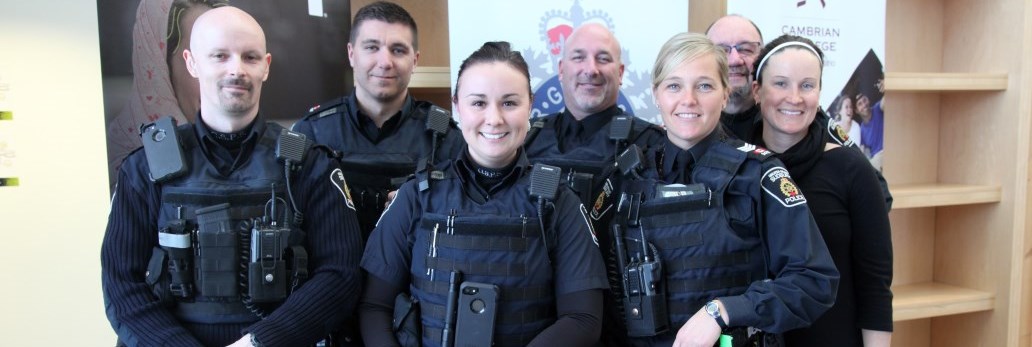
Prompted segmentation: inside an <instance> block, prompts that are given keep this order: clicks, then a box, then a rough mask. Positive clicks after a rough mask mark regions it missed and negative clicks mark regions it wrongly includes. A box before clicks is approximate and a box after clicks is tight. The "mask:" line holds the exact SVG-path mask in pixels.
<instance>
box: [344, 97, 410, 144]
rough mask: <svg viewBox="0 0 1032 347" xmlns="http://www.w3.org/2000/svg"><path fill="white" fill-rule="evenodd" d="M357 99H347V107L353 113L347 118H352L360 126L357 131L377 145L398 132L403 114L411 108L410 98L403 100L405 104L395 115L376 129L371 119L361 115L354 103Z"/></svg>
mask: <svg viewBox="0 0 1032 347" xmlns="http://www.w3.org/2000/svg"><path fill="white" fill-rule="evenodd" d="M356 100H357V98H348V107H349V108H350V109H352V110H355V111H354V112H351V113H348V117H354V119H353V120H354V121H355V122H356V123H357V124H360V127H359V129H360V130H361V132H362V135H364V136H365V137H366V138H367V139H369V141H370V142H372V143H379V142H380V140H383V139H385V138H388V137H390V136H391V135H394V133H395V132H397V130H398V125H399V124H401V120H402V119H403V118H405V114H406V113H407V112H408V109H410V108H412V98H405V104H404V106H402V108H401V109H400V110H398V112H397V113H395V114H394V115H393V116H391V118H388V119H387V121H385V122H383V126H380V127H377V126H376V122H374V121H373V119H372V118H370V117H369V116H367V115H365V114H364V113H362V109H361V108H359V107H358V103H357V102H356Z"/></svg>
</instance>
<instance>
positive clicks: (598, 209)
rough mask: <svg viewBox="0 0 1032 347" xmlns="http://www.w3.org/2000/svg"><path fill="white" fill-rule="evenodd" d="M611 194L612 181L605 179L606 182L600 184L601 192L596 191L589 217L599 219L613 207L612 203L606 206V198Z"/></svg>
mask: <svg viewBox="0 0 1032 347" xmlns="http://www.w3.org/2000/svg"><path fill="white" fill-rule="evenodd" d="M612 194H613V183H612V182H610V181H609V179H606V184H605V185H603V186H602V192H600V193H598V198H596V199H595V204H594V205H593V206H591V219H594V220H599V219H601V218H602V216H603V215H605V214H606V212H609V209H610V208H612V207H613V205H612V204H609V206H606V205H605V203H606V199H608V198H609V196H610V195H612Z"/></svg>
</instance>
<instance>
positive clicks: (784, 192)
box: [761, 167, 806, 207]
mask: <svg viewBox="0 0 1032 347" xmlns="http://www.w3.org/2000/svg"><path fill="white" fill-rule="evenodd" d="M762 180H763V182H762V184H761V186H762V187H763V191H764V192H766V193H767V194H768V195H770V196H771V197H773V198H774V199H775V200H777V201H778V202H780V203H781V204H782V205H785V207H792V206H799V205H803V204H806V197H805V196H803V192H801V191H799V187H798V186H796V184H795V182H793V181H792V178H791V177H789V175H788V170H785V168H783V167H773V168H770V170H767V172H766V173H764V174H763V178H762Z"/></svg>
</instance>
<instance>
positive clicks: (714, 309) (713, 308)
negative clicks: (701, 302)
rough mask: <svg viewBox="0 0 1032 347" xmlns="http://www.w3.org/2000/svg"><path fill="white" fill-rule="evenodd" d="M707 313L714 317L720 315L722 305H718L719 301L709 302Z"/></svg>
mask: <svg viewBox="0 0 1032 347" xmlns="http://www.w3.org/2000/svg"><path fill="white" fill-rule="evenodd" d="M706 313H708V314H709V315H710V316H713V317H720V306H717V303H716V302H713V301H710V302H707V303H706Z"/></svg>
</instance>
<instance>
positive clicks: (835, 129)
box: [828, 120, 853, 147]
mask: <svg viewBox="0 0 1032 347" xmlns="http://www.w3.org/2000/svg"><path fill="white" fill-rule="evenodd" d="M828 135H830V136H831V139H832V141H835V143H838V144H839V145H840V146H846V147H850V146H853V139H851V138H849V133H847V132H846V129H843V128H842V126H840V125H838V124H837V123H835V122H834V121H830V120H829V121H828Z"/></svg>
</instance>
